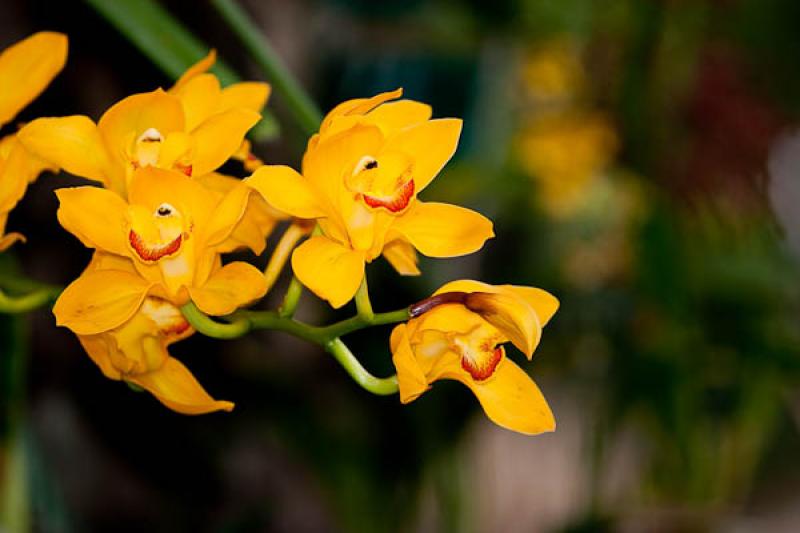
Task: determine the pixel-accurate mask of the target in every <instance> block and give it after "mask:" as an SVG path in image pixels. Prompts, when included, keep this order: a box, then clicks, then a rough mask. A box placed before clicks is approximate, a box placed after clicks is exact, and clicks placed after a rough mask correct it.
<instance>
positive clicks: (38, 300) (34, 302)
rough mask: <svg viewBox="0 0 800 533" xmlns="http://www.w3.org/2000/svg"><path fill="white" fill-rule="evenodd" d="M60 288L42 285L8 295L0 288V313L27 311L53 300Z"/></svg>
mask: <svg viewBox="0 0 800 533" xmlns="http://www.w3.org/2000/svg"><path fill="white" fill-rule="evenodd" d="M60 292H61V289H60V288H56V287H43V288H41V289H37V290H34V291H32V292H29V293H28V294H23V295H21V296H10V295H8V294H6V293H5V292H3V291H2V290H0V313H27V312H28V311H33V310H34V309H38V308H39V307H42V306H43V305H46V304H49V303H51V302H53V301H54V300H55V299H56V298H58V295H59V294H60Z"/></svg>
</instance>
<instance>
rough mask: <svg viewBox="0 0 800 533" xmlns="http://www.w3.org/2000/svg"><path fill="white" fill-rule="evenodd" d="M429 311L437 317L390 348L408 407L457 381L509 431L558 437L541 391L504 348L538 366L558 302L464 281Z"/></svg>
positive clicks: (396, 337) (402, 331)
mask: <svg viewBox="0 0 800 533" xmlns="http://www.w3.org/2000/svg"><path fill="white" fill-rule="evenodd" d="M422 305H423V307H424V306H426V305H427V306H428V307H430V309H421V310H420V312H421V313H422V314H421V315H419V316H418V318H412V319H411V320H409V321H408V323H407V324H400V325H398V326H397V327H395V329H394V330H393V331H392V336H391V341H390V343H391V349H392V359H393V361H394V365H395V367H396V368H397V380H398V382H399V385H400V400H401V401H402V402H403V403H408V402H411V401H413V400H415V399H416V398H418V397H419V396H420V395H421V394H422V393H424V392H425V391H426V390H428V389H429V388H430V385H431V384H432V383H433V382H434V381H436V380H439V379H454V380H457V381H460V382H461V383H463V384H464V385H466V386H467V387H469V388H470V390H472V392H473V393H474V394H475V396H476V397H477V398H478V401H479V402H480V403H481V406H482V407H483V410H484V411H485V412H486V415H487V416H488V417H489V418H490V419H491V420H492V421H493V422H495V423H496V424H498V425H500V426H502V427H505V428H508V429H511V430H513V431H517V432H520V433H525V434H530V435H534V434H537V433H542V432H546V431H553V430H554V429H555V420H554V419H553V414H552V412H551V411H550V408H549V406H548V405H547V402H546V401H545V399H544V396H542V393H541V391H540V390H539V388H538V387H537V386H536V384H535V383H534V382H533V380H531V378H530V377H529V376H528V375H527V374H526V373H525V372H524V371H523V370H522V369H521V368H520V367H519V366H517V365H516V364H515V363H514V362H513V361H511V360H509V359H508V357H507V356H506V353H505V348H504V347H503V344H504V343H506V342H511V343H512V344H513V345H514V346H516V347H517V348H519V350H520V351H522V352H523V353H524V354H525V355H526V357H527V358H528V359H530V358H531V357H532V356H533V352H534V350H535V349H536V346H537V345H538V343H539V339H540V337H541V332H542V328H543V327H544V325H545V324H546V323H547V322H548V320H550V318H551V317H552V316H553V314H555V312H556V310H557V309H558V300H556V299H555V298H554V297H553V296H552V295H550V294H548V293H547V292H545V291H543V290H541V289H536V288H533V287H518V286H512V285H500V286H493V285H487V284H485V283H481V282H478V281H471V280H460V281H454V282H451V283H448V284H446V285H444V286H443V287H442V288H440V289H439V290H438V291H436V292H435V293H434V296H433V297H431V298H430V299H428V300H427V301H423V304H422ZM423 311H424V312H423Z"/></svg>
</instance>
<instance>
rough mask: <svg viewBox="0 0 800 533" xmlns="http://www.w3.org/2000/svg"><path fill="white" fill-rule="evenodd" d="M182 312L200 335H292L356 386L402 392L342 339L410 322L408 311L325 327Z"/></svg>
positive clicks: (257, 315)
mask: <svg viewBox="0 0 800 533" xmlns="http://www.w3.org/2000/svg"><path fill="white" fill-rule="evenodd" d="M181 312H182V313H183V315H184V316H185V317H186V320H188V321H189V323H190V324H191V325H192V327H194V328H195V329H196V330H197V331H199V332H200V333H202V334H204V335H207V336H209V337H214V338H217V339H233V338H236V337H241V336H242V335H244V334H245V333H247V332H248V331H250V330H251V329H270V330H275V331H283V332H285V333H289V334H290V335H293V336H295V337H298V338H301V339H304V340H307V341H309V342H313V343H315V344H318V345H320V346H322V347H323V348H325V350H326V351H327V352H328V353H330V354H331V355H333V356H334V357H335V358H336V360H337V361H339V363H340V364H341V365H342V366H343V367H344V369H345V370H347V373H348V374H350V376H351V377H352V378H353V379H354V380H355V381H356V383H358V384H359V385H361V386H362V387H363V388H364V389H366V390H368V391H370V392H372V393H373V394H378V395H384V396H385V395H388V394H394V393H395V392H397V390H398V385H397V376H396V375H395V376H390V377H387V378H376V377H375V376H373V375H372V374H370V373H369V372H368V371H367V370H366V369H365V368H364V367H363V366H361V363H360V362H359V361H358V359H357V358H356V356H355V355H353V353H352V352H351V351H350V349H349V348H348V347H347V345H345V344H344V342H342V340H341V339H340V338H339V337H340V336H341V335H346V334H347V333H350V332H353V331H355V330H358V329H362V328H365V327H369V326H378V325H384V324H394V323H397V322H403V321H405V320H408V318H409V310H408V309H407V308H406V309H399V310H397V311H390V312H388V313H378V314H374V315H373V317H372V319H370V320H367V319H365V318H363V317H361V316H354V317H352V318H349V319H347V320H342V321H341V322H336V323H334V324H331V325H329V326H324V327H319V326H311V325H309V324H304V323H302V322H299V321H297V320H294V319H293V318H290V317H285V316H281V315H280V313H276V312H274V311H239V312H238V313H236V314H234V315H233V316H232V320H233V321H232V322H230V323H223V322H217V321H216V320H214V319H212V318H211V317H209V316H206V315H205V314H203V312H202V311H200V310H199V309H198V308H197V307H196V306H195V305H194V304H193V303H192V302H189V303H188V304H186V305H184V306H183V307H181Z"/></svg>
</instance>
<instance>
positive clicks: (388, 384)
mask: <svg viewBox="0 0 800 533" xmlns="http://www.w3.org/2000/svg"><path fill="white" fill-rule="evenodd" d="M325 349H326V350H327V351H328V353H330V354H331V355H333V356H334V357H335V358H336V360H337V361H339V364H341V365H342V366H343V367H344V369H345V370H346V371H347V373H348V374H350V377H351V378H353V380H355V382H356V383H358V384H359V385H361V386H362V387H363V388H365V389H366V390H368V391H369V392H371V393H372V394H377V395H379V396H388V395H390V394H394V393H396V392H397V390H398V386H397V375H393V376H389V377H386V378H376V377H375V376H373V375H372V374H370V373H369V372H367V371H366V370H365V369H364V367H363V366H361V363H359V362H358V359H356V356H355V355H353V352H351V351H350V349H349V348H348V347H347V345H346V344H345V343H343V342H342V340H341V339H338V338H337V339H333V340H332V341H331V342H329V343H328V344H326V345H325Z"/></svg>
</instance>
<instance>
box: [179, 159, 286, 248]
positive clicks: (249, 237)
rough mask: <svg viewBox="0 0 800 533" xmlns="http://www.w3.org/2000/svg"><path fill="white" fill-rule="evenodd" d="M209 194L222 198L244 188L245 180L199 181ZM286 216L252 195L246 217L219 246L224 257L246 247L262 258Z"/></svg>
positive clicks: (215, 175)
mask: <svg viewBox="0 0 800 533" xmlns="http://www.w3.org/2000/svg"><path fill="white" fill-rule="evenodd" d="M195 180H196V181H198V182H200V183H202V184H203V186H204V187H206V188H207V189H208V190H209V191H211V192H212V193H216V194H218V195H219V197H220V198H221V197H222V196H223V195H225V194H227V193H228V192H230V191H231V190H232V189H233V188H234V187H238V186H240V185H241V184H242V180H240V179H238V178H234V177H231V176H226V175H224V174H219V173H217V172H212V173H210V174H206V175H205V176H200V177H198V178H195ZM284 218H286V215H284V214H283V213H280V212H278V211H277V210H275V209H273V208H272V207H270V206H269V204H267V202H266V201H265V200H264V198H262V197H261V195H260V194H251V195H249V197H248V200H247V207H246V208H245V211H244V215H242V219H241V220H240V221H239V223H238V224H236V226H235V227H234V228H233V232H232V233H231V235H230V236H229V237H228V239H227V240H226V241H225V242H223V243H222V244H220V245H219V251H220V253H228V252H232V251H234V250H239V249H240V248H242V247H246V248H250V249H251V250H252V251H253V253H254V254H256V255H261V253H262V252H263V251H264V248H265V247H266V241H267V237H269V235H270V234H271V233H272V230H273V229H274V228H275V225H276V224H277V222H278V221H279V220H282V219H284Z"/></svg>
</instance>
